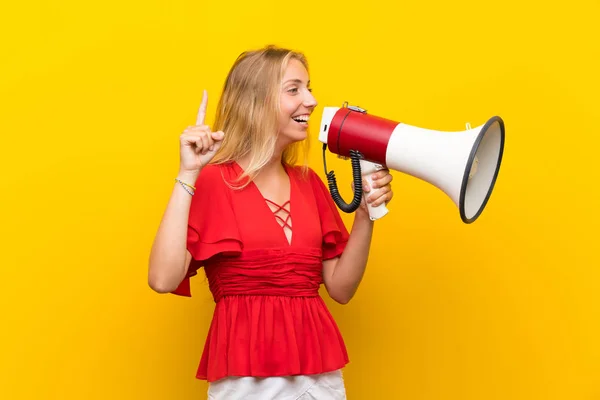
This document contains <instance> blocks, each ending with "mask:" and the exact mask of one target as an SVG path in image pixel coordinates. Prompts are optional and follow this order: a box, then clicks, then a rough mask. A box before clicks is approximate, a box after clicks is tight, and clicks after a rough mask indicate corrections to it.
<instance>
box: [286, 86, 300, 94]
mask: <svg viewBox="0 0 600 400" xmlns="http://www.w3.org/2000/svg"><path fill="white" fill-rule="evenodd" d="M288 93H298V88H296V87H293V88H289V89H288Z"/></svg>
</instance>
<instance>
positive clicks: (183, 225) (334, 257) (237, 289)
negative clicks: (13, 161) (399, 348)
mask: <svg viewBox="0 0 600 400" xmlns="http://www.w3.org/2000/svg"><path fill="white" fill-rule="evenodd" d="M206 105H207V94H206V92H205V93H204V96H203V100H202V103H201V106H200V110H199V113H198V119H197V122H196V125H195V126H190V127H188V128H187V129H185V131H184V132H183V134H182V135H181V137H180V169H179V174H178V176H177V178H176V183H175V187H174V188H173V192H172V194H171V198H170V200H169V202H168V205H167V208H166V211H165V213H164V216H163V219H162V221H161V223H160V226H159V229H158V232H157V235H156V238H155V241H154V244H153V246H152V250H151V254H150V261H149V275H148V278H149V284H150V287H151V288H152V289H153V290H155V291H156V292H159V293H174V294H178V295H183V296H191V292H190V282H189V279H190V278H191V277H192V276H194V275H196V274H197V271H198V269H199V268H201V267H203V268H204V271H205V273H206V276H207V278H208V283H209V287H210V290H211V292H212V294H213V297H214V300H215V310H214V315H213V320H212V323H211V326H210V329H209V333H208V337H207V339H206V342H205V347H204V351H203V354H202V358H201V360H200V365H199V367H198V371H197V374H196V376H197V378H199V379H206V380H208V382H209V391H208V394H209V398H210V399H228V400H233V399H261V400H265V399H345V396H346V395H345V388H344V383H343V380H342V375H341V368H342V367H344V366H345V365H346V364H347V363H348V355H347V352H346V347H345V345H344V342H343V339H342V336H341V334H340V332H339V330H338V327H337V325H336V323H335V321H334V320H333V318H332V316H331V314H330V313H329V311H328V309H327V307H326V305H325V303H324V301H323V300H322V298H321V297H320V296H319V292H318V291H319V287H320V285H321V284H324V285H325V288H326V289H327V292H328V294H329V295H330V296H331V297H332V298H333V299H334V300H335V301H337V302H339V303H341V304H346V303H348V302H349V301H350V299H352V297H353V296H354V294H355V292H356V290H357V288H358V285H359V283H360V281H361V279H362V276H363V273H364V271H365V267H366V264H367V258H368V255H369V247H370V244H371V236H372V232H373V224H374V223H373V222H372V221H371V220H370V219H369V215H368V210H367V207H366V206H365V205H364V204H363V205H362V206H361V207H360V208H359V209H358V210H357V211H356V212H355V213H354V222H353V225H352V229H351V231H350V232H348V231H347V229H346V228H345V226H344V223H343V221H342V219H341V218H340V214H339V212H338V210H337V208H336V206H335V203H334V202H333V200H332V198H331V196H330V194H329V192H328V190H327V188H326V186H325V185H324V184H323V182H322V181H321V180H320V178H319V177H318V176H317V175H316V173H315V172H314V171H313V170H312V169H310V168H309V167H306V166H298V165H296V162H297V157H298V154H299V151H300V150H301V149H302V146H306V144H307V143H308V140H307V139H308V137H307V127H308V120H309V118H310V115H311V114H312V112H313V111H314V109H315V107H316V106H317V102H316V100H315V98H314V97H313V95H312V93H311V89H310V83H309V76H308V66H307V62H306V59H305V57H304V56H303V55H302V54H300V53H297V52H293V51H290V50H286V49H281V48H277V47H274V46H268V47H265V48H263V49H260V50H256V51H249V52H245V53H243V54H242V55H241V56H240V57H239V58H238V59H237V60H236V62H235V63H234V65H233V67H232V68H231V71H230V72H229V75H228V76H227V79H226V82H225V86H224V89H223V93H222V95H221V98H220V101H219V104H218V107H217V112H216V119H215V121H214V125H213V127H212V128H213V129H211V128H210V127H208V126H206V125H205V124H204V117H205V113H206ZM391 181H392V176H391V175H390V174H389V170H387V169H384V170H381V171H378V172H377V173H376V174H375V175H374V184H373V186H374V187H376V188H377V189H378V190H376V191H371V188H369V187H368V186H367V182H363V185H364V190H365V191H366V192H371V194H370V196H369V200H368V201H372V202H373V204H375V205H377V204H381V203H384V202H385V203H387V202H389V201H390V200H391V199H392V190H391V186H390V182H391Z"/></svg>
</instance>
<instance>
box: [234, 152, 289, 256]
mask: <svg viewBox="0 0 600 400" xmlns="http://www.w3.org/2000/svg"><path fill="white" fill-rule="evenodd" d="M234 164H235V166H236V169H237V170H238V173H243V172H244V169H243V168H242V166H241V165H240V164H238V163H237V162H236V161H234ZM282 165H283V168H284V170H285V173H286V175H287V176H288V180H289V184H290V189H289V200H288V201H286V202H284V203H283V204H279V203H276V202H274V201H272V200H270V199H267V198H266V197H265V196H264V195H263V194H262V192H261V191H260V189H259V188H258V185H257V184H256V183H255V182H254V181H251V182H250V183H249V184H248V185H249V186H250V187H252V189H253V190H254V192H255V193H256V194H257V196H258V197H259V198H260V200H261V202H262V207H263V210H265V212H266V213H267V214H268V215H269V217H270V219H271V221H272V224H274V229H278V230H279V234H280V235H281V236H280V237H282V239H283V242H284V243H285V244H286V245H287V247H292V245H293V244H294V243H295V238H296V221H295V220H294V217H293V214H292V211H293V204H294V201H293V197H294V193H295V189H294V179H293V177H292V172H291V171H290V169H289V166H288V165H287V164H285V163H282ZM268 201H270V202H271V203H273V204H275V205H277V206H278V207H281V206H282V205H283V206H285V205H286V203H287V204H288V205H289V212H288V218H289V219H291V221H292V228H291V231H292V233H291V238H290V240H288V237H287V235H286V234H285V229H286V228H285V227H284V226H281V225H279V222H277V217H276V215H275V214H274V213H273V210H272V209H271V207H270V206H269V204H268ZM286 211H287V210H286Z"/></svg>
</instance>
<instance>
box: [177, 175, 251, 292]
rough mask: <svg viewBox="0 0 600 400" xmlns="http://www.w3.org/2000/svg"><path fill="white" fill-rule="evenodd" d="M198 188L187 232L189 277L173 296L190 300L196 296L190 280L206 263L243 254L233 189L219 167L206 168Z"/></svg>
mask: <svg viewBox="0 0 600 400" xmlns="http://www.w3.org/2000/svg"><path fill="white" fill-rule="evenodd" d="M195 187H196V191H195V195H194V197H193V198H192V202H191V205H190V213H189V218H188V229H187V249H188V251H189V252H190V254H191V255H192V261H191V263H190V266H189V268H188V272H187V274H186V277H185V278H184V279H183V281H182V282H181V283H180V284H179V287H178V288H177V289H175V290H174V291H173V292H172V293H173V294H176V295H180V296H187V297H191V295H192V294H191V289H190V278H191V277H193V276H195V275H197V273H198V269H200V268H201V267H202V265H203V263H204V261H205V260H207V259H209V258H210V257H212V256H214V255H216V254H220V253H226V254H238V253H239V252H241V250H242V241H241V238H240V234H239V231H238V228H237V222H236V220H235V214H234V212H233V208H232V205H231V198H230V196H229V193H228V190H229V188H228V187H227V185H226V183H225V182H224V180H223V176H222V175H221V170H220V168H219V166H216V165H208V166H206V167H204V169H203V170H202V172H201V173H200V175H199V176H198V179H197V180H196V184H195Z"/></svg>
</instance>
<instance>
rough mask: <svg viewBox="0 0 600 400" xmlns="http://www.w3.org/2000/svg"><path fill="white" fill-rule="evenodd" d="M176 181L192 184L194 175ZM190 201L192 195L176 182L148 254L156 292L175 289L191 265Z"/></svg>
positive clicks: (152, 282)
mask: <svg viewBox="0 0 600 400" xmlns="http://www.w3.org/2000/svg"><path fill="white" fill-rule="evenodd" d="M179 179H181V180H182V181H183V182H186V183H190V184H192V185H193V183H194V182H195V181H196V176H187V175H180V176H179ZM191 202H192V196H190V194H189V193H187V192H186V190H185V189H184V188H183V187H182V186H181V185H180V184H179V182H177V183H176V184H175V187H174V188H173V192H172V194H171V198H170V199H169V203H168V204H167V208H166V210H165V212H164V215H163V218H162V220H161V222H160V225H159V228H158V232H157V233H156V237H155V239H154V243H153V244H152V250H151V251H150V260H149V267H148V284H149V285H150V287H151V288H152V289H153V290H154V291H156V292H158V293H169V292H172V291H173V290H175V289H177V287H178V286H179V284H180V283H181V281H183V279H184V278H185V275H186V273H187V270H188V267H189V265H190V261H191V258H192V257H191V254H190V253H189V251H188V250H187V228H188V218H189V211H190V205H191Z"/></svg>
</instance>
